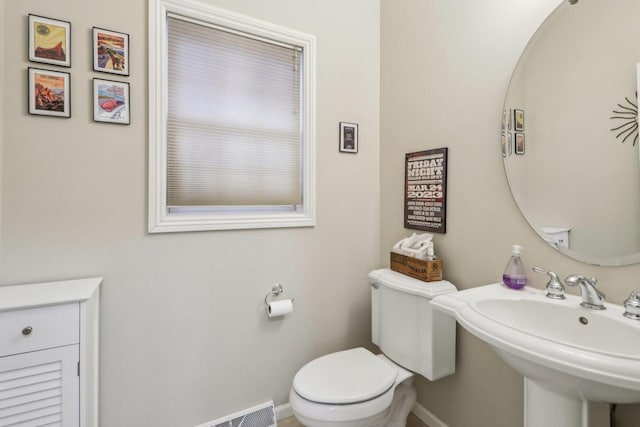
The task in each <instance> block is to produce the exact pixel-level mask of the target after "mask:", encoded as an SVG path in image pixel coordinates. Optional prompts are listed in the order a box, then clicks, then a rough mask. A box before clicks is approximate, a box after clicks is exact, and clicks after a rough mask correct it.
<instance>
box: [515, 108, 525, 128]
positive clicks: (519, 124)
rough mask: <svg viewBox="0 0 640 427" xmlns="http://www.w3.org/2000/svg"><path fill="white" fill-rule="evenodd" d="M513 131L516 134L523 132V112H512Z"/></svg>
mask: <svg viewBox="0 0 640 427" xmlns="http://www.w3.org/2000/svg"><path fill="white" fill-rule="evenodd" d="M513 130H515V131H516V132H522V131H523V130H524V110H513Z"/></svg>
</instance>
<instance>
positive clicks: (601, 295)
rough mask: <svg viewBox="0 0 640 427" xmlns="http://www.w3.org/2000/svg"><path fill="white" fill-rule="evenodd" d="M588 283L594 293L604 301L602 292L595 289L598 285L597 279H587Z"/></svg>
mask: <svg viewBox="0 0 640 427" xmlns="http://www.w3.org/2000/svg"><path fill="white" fill-rule="evenodd" d="M589 283H591V285H593V289H594V290H595V291H596V293H597V294H598V295H599V296H600V297H601V298H602V299H605V298H606V297H607V296H606V295H605V294H604V292H602V291H601V290H600V289H598V288H596V285H597V284H598V279H596V278H595V277H592V278H591V279H589Z"/></svg>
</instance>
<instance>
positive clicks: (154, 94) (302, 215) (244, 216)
mask: <svg viewBox="0 0 640 427" xmlns="http://www.w3.org/2000/svg"><path fill="white" fill-rule="evenodd" d="M170 13H171V14H177V15H181V16H185V17H188V18H192V19H196V20H200V21H205V22H209V23H212V24H214V25H219V26H222V27H226V28H230V29H233V30H236V31H240V32H242V33H249V34H253V35H255V36H258V37H263V38H266V39H269V40H274V41H276V42H281V43H286V44H289V45H294V46H299V47H301V48H302V50H303V55H302V58H303V63H302V65H303V75H302V80H303V85H302V86H303V87H302V91H301V94H302V100H303V102H302V107H303V113H302V146H301V152H302V159H301V166H302V183H301V188H302V204H301V205H300V206H299V207H297V208H296V209H295V210H294V209H277V208H274V209H264V207H261V208H255V209H252V208H251V207H240V208H238V209H233V208H224V209H193V210H190V211H189V210H188V209H179V210H178V209H176V210H174V209H172V210H171V212H170V211H169V209H168V206H167V131H166V129H167V111H168V110H167V58H166V52H167V14H170ZM315 46H316V40H315V37H314V36H312V35H309V34H305V33H301V32H298V31H295V30H291V29H288V28H284V27H281V26H278V25H274V24H271V23H268V22H264V21H260V20H257V19H254V18H250V17H246V16H243V15H239V14H236V13H234V12H229V11H227V10H223V9H219V8H216V7H214V6H211V5H209V4H205V3H201V2H198V1H194V0H149V232H150V233H164V232H179V231H202V230H229V229H253V228H281V227H312V226H315V222H316V194H315V193H316V184H315V181H316V178H315V175H316V171H315V158H316V153H315V150H316V148H315V146H316V144H315V134H316V131H315V88H316V84H315V68H316V48H315Z"/></svg>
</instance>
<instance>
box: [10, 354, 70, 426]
mask: <svg viewBox="0 0 640 427" xmlns="http://www.w3.org/2000/svg"><path fill="white" fill-rule="evenodd" d="M79 347H80V346H79V345H77V344H76V345H69V346H65V347H57V348H52V349H48V350H41V351H34V352H30V353H23V354H18V355H14V356H5V357H0V427H8V426H11V427H40V426H42V427H44V426H57V427H75V426H78V425H79V423H80V420H79V413H80V408H79V392H80V391H79V384H80V381H79V377H78V362H79V354H80V349H79Z"/></svg>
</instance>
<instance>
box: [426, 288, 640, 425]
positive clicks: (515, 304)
mask: <svg viewBox="0 0 640 427" xmlns="http://www.w3.org/2000/svg"><path fill="white" fill-rule="evenodd" d="M581 301H582V300H581V298H580V297H577V296H574V295H567V298H566V299H564V300H552V299H550V298H546V297H545V293H544V292H543V291H540V290H537V289H533V288H529V287H525V288H524V289H522V290H512V289H508V288H507V287H506V286H504V285H503V284H501V283H497V284H492V285H487V286H481V287H477V288H473V289H468V290H465V291H461V292H457V293H454V294H449V295H441V296H438V297H436V298H434V300H433V301H432V303H433V305H434V306H435V308H436V309H438V310H440V311H443V312H445V313H448V314H449V315H451V316H453V317H455V318H456V320H457V321H458V323H460V324H461V325H462V326H463V327H464V328H465V329H466V330H468V331H469V332H471V333H472V334H473V335H475V336H476V337H478V338H480V339H481V340H483V341H485V342H487V343H488V344H489V345H490V346H491V347H492V348H493V349H494V350H495V351H496V353H497V354H498V355H499V356H500V357H501V358H502V359H503V360H504V361H505V362H506V363H508V364H509V365H510V366H512V367H513V368H514V369H515V370H517V371H518V372H520V373H521V374H522V375H523V376H524V377H525V424H524V425H525V427H552V426H558V427H587V426H588V412H587V402H589V401H592V402H609V403H635V402H640V321H637V320H631V319H628V318H625V317H623V316H622V313H623V312H624V309H623V308H622V307H621V306H618V305H615V304H610V303H606V307H607V309H606V310H600V311H599V310H591V309H587V308H583V307H581V306H580V302H581Z"/></svg>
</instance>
